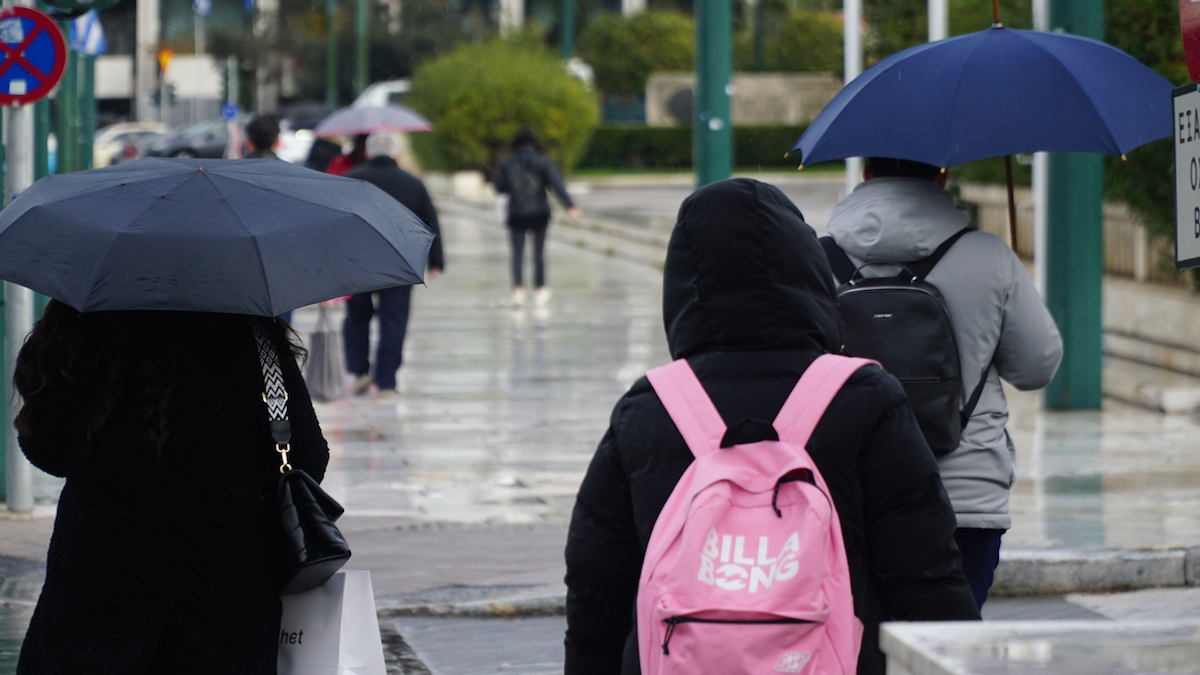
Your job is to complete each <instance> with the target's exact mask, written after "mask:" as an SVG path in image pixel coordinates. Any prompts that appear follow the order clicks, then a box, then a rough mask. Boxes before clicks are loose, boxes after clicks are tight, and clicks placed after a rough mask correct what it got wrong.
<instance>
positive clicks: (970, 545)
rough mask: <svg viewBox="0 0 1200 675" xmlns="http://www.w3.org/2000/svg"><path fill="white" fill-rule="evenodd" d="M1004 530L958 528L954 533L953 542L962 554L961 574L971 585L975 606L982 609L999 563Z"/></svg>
mask: <svg viewBox="0 0 1200 675" xmlns="http://www.w3.org/2000/svg"><path fill="white" fill-rule="evenodd" d="M1004 532H1005V530H980V529H972V528H964V527H960V528H958V529H957V530H955V531H954V541H955V543H957V544H958V550H959V551H961V552H962V561H963V574H965V575H967V582H968V583H970V584H971V593H972V594H973V595H974V596H975V604H976V605H978V606H979V608H980V609H983V603H984V602H985V601H986V600H987V596H988V589H990V588H991V587H992V575H993V574H994V573H995V571H996V564H997V563H999V562H1000V537H1002V536H1004Z"/></svg>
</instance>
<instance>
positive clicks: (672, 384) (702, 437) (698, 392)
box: [646, 359, 725, 457]
mask: <svg viewBox="0 0 1200 675" xmlns="http://www.w3.org/2000/svg"><path fill="white" fill-rule="evenodd" d="M646 377H647V379H649V380H650V386H652V387H654V393H655V394H658V400H660V401H662V404H663V407H664V408H666V409H667V414H668V415H670V416H671V421H672V422H674V423H675V428H677V429H679V433H680V434H681V435H682V436H683V440H684V441H685V442H686V443H687V446H688V449H689V450H691V451H692V455H693V456H695V457H702V456H704V455H707V454H708V453H710V452H715V451H717V450H719V449H720V447H721V438H722V437H723V436H724V435H725V420H724V419H722V418H721V413H719V412H718V411H717V407H716V406H714V405H713V402H712V399H710V398H709V397H708V393H707V392H705V391H704V385H702V384H700V380H699V379H698V378H697V377H696V373H695V372H693V371H692V367H691V366H689V365H688V362H687V359H679V360H677V361H674V362H672V363H668V364H667V365H665V366H660V367H658V368H655V369H653V370H650V371H648V372H647V373H646Z"/></svg>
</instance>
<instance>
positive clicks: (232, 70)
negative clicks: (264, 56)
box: [225, 56, 242, 106]
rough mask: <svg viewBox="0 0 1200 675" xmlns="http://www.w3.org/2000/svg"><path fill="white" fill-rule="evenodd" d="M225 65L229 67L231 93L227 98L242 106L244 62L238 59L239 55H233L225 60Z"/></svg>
mask: <svg viewBox="0 0 1200 675" xmlns="http://www.w3.org/2000/svg"><path fill="white" fill-rule="evenodd" d="M225 67H226V68H228V69H229V79H228V82H229V95H228V97H227V98H226V100H227V101H229V102H230V103H232V104H234V105H238V106H240V105H241V104H242V64H241V63H240V62H239V61H238V57H236V56H231V57H229V60H228V61H226V62H225Z"/></svg>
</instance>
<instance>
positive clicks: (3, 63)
mask: <svg viewBox="0 0 1200 675" xmlns="http://www.w3.org/2000/svg"><path fill="white" fill-rule="evenodd" d="M66 63H67V42H66V40H65V39H64V38H63V34H62V31H61V30H59V28H58V25H57V24H56V23H54V19H51V18H50V17H49V16H46V15H45V14H43V13H41V12H39V11H37V10H36V9H30V8H29V7H8V8H6V9H4V10H0V105H6V106H20V105H25V104H26V103H33V102H34V101H38V100H40V99H43V98H45V97H46V95H47V94H49V93H50V90H51V89H53V88H54V85H56V84H58V81H59V80H60V79H62V74H63V68H64V67H66Z"/></svg>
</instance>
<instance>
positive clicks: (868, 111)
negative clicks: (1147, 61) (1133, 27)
mask: <svg viewBox="0 0 1200 675" xmlns="http://www.w3.org/2000/svg"><path fill="white" fill-rule="evenodd" d="M1172 88H1173V86H1172V85H1171V83H1170V82H1168V81H1167V80H1165V79H1163V78H1162V77H1161V76H1160V75H1158V74H1157V73H1155V72H1154V71H1153V70H1151V69H1150V68H1147V67H1146V66H1144V65H1142V64H1141V63H1139V62H1138V61H1137V60H1136V59H1134V58H1133V57H1131V56H1129V55H1128V54H1126V53H1124V52H1122V51H1121V50H1119V49H1117V48H1115V47H1112V46H1110V45H1107V44H1104V43H1103V42H1099V41H1097V40H1092V39H1089V38H1084V37H1080V36H1077V35H1069V34H1065V33H1044V32H1037V31H1026V30H1015V29H1011V28H1003V27H999V26H997V27H993V28H989V29H987V30H983V31H980V32H978V33H971V34H969V35H962V36H959V37H953V38H949V39H946V40H939V41H937V42H929V43H926V44H922V45H918V46H916V47H912V48H910V49H906V50H904V51H902V52H899V53H896V54H893V55H892V56H889V57H888V58H886V59H884V60H882V61H880V62H879V63H877V64H875V65H874V66H872V67H871V68H869V69H868V70H867V71H865V72H864V73H863V74H862V75H860V76H858V77H857V78H855V79H854V81H852V82H850V83H849V84H848V85H846V87H845V88H843V89H842V91H841V92H840V93H838V95H837V96H836V97H834V99H833V101H831V102H830V103H829V105H827V106H826V107H825V109H824V110H822V111H821V113H820V114H819V115H817V118H816V119H815V120H813V122H812V124H811V125H809V127H808V129H807V130H806V131H805V132H804V134H803V135H801V136H800V140H798V141H797V142H796V144H795V145H794V146H792V149H791V152H797V151H798V152H799V153H800V161H801V162H802V163H803V164H805V165H808V164H816V163H818V162H825V161H828V160H832V159H844V158H846V157H891V158H894V159H908V160H913V161H918V162H924V163H925V164H931V165H933V166H937V167H950V166H954V165H957V164H962V163H964V162H970V161H973V160H977V159H985V158H988V157H998V156H1001V155H1014V154H1018V153H1028V152H1040V151H1046V152H1100V153H1105V154H1109V155H1124V154H1125V153H1127V152H1129V151H1130V150H1132V149H1134V148H1136V147H1138V146H1140V145H1143V144H1145V143H1149V142H1150V141H1154V140H1158V139H1160V138H1165V137H1167V136H1169V135H1170V134H1171V90H1172ZM789 154H790V153H789Z"/></svg>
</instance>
